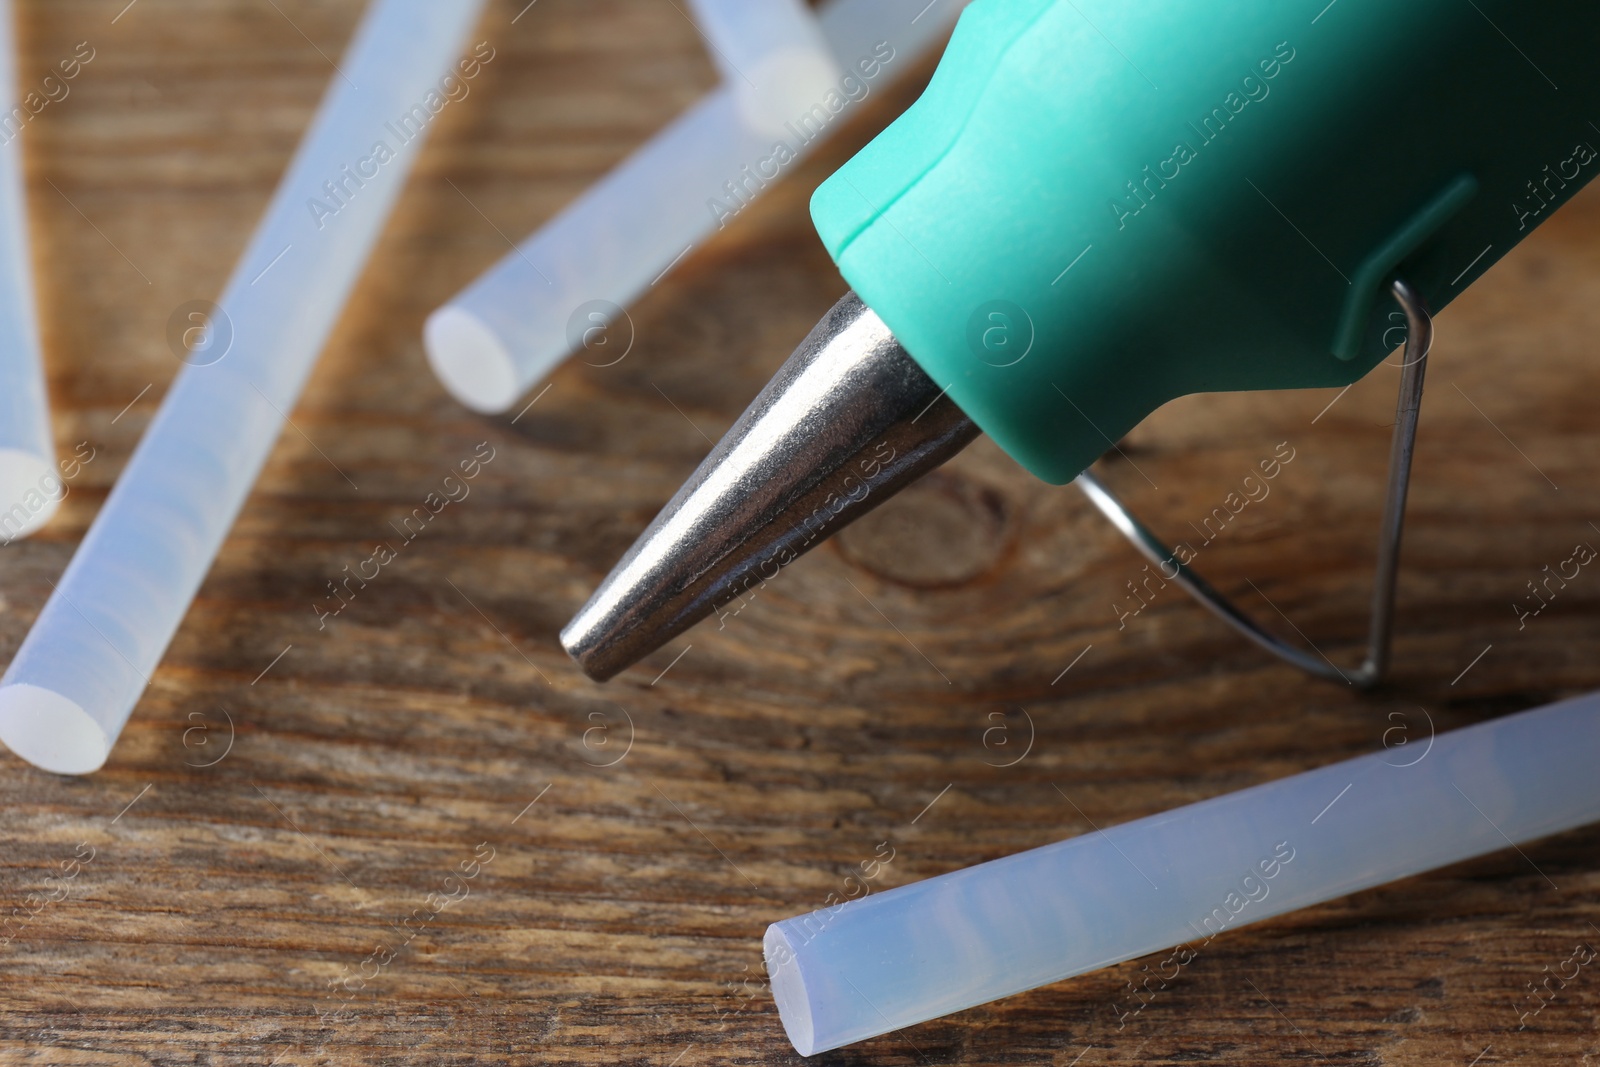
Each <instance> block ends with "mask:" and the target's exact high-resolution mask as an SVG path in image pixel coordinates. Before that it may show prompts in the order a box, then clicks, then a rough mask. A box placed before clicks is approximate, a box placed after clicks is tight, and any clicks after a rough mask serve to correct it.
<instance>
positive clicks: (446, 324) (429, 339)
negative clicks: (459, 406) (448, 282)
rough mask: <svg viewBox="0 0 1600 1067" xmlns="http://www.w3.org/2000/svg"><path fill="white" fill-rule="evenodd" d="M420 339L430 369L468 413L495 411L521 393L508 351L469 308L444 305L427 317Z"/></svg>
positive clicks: (507, 406)
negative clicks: (425, 349) (426, 353)
mask: <svg viewBox="0 0 1600 1067" xmlns="http://www.w3.org/2000/svg"><path fill="white" fill-rule="evenodd" d="M422 339H423V345H424V347H426V348H427V350H428V364H429V365H430V366H431V367H432V368H433V373H434V374H436V375H437V376H438V378H439V381H440V382H442V383H444V387H445V388H446V389H448V390H449V391H450V395H451V396H453V397H455V398H456V399H457V400H459V401H461V403H463V404H465V405H466V406H467V407H469V408H471V409H472V410H473V411H476V412H479V413H480V414H484V415H495V414H498V413H500V412H502V411H505V410H506V409H507V408H509V407H511V405H512V404H514V403H516V401H517V398H518V397H519V396H520V395H521V394H522V389H521V387H520V386H519V385H518V383H517V372H516V364H515V363H514V362H513V361H512V359H511V353H510V352H509V351H508V350H507V349H506V346H505V344H504V342H502V341H501V340H500V338H499V337H498V336H497V335H496V334H495V332H494V331H493V330H491V329H490V328H489V326H488V324H487V323H485V322H484V321H483V320H482V319H480V318H479V317H478V316H476V315H474V314H473V313H472V312H470V311H467V310H466V309H464V308H460V307H457V306H456V305H454V304H446V305H445V306H444V307H442V308H439V309H438V310H437V311H435V312H434V313H433V314H431V315H429V316H428V321H427V324H426V325H425V326H424V327H423V329H422Z"/></svg>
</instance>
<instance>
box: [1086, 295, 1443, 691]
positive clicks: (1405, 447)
mask: <svg viewBox="0 0 1600 1067" xmlns="http://www.w3.org/2000/svg"><path fill="white" fill-rule="evenodd" d="M1390 292H1391V293H1392V294H1393V296H1394V298H1395V301H1396V302H1397V303H1398V304H1399V305H1400V310H1401V311H1402V312H1404V313H1405V317H1406V344H1405V355H1404V357H1403V360H1402V362H1401V365H1400V366H1401V371H1400V399H1399V402H1398V404H1397V405H1396V407H1395V417H1394V438H1393V441H1392V443H1391V445H1390V449H1389V488H1388V491H1387V493H1386V496H1385V499H1384V506H1383V524H1382V526H1381V527H1380V529H1379V533H1378V566H1377V573H1376V574H1375V575H1374V578H1373V584H1372V616H1371V621H1370V622H1369V623H1368V628H1367V656H1366V659H1365V660H1363V661H1362V663H1361V666H1359V667H1355V668H1352V669H1341V668H1340V667H1339V666H1337V665H1336V664H1335V663H1334V662H1333V661H1332V660H1330V659H1328V658H1327V657H1326V656H1323V655H1322V654H1321V653H1320V652H1318V653H1317V654H1316V655H1312V654H1311V653H1308V652H1305V651H1303V650H1302V649H1299V648H1296V647H1295V646H1293V645H1291V644H1288V643H1287V642H1285V641H1283V640H1282V639H1281V638H1278V637H1276V636H1274V635H1273V634H1271V633H1269V632H1268V631H1267V630H1265V629H1263V628H1262V627H1261V625H1260V624H1259V623H1257V622H1256V621H1255V620H1254V619H1253V618H1251V617H1250V616H1249V615H1248V614H1246V613H1245V611H1244V610H1243V609H1242V608H1240V607H1239V606H1238V605H1237V604H1235V603H1234V602H1233V601H1232V600H1230V599H1229V598H1227V597H1225V596H1223V595H1222V594H1221V593H1219V592H1217V591H1216V590H1215V589H1214V588H1212V587H1211V585H1210V583H1208V582H1207V581H1206V580H1205V579H1204V578H1202V577H1200V575H1198V574H1196V573H1195V572H1194V571H1193V570H1192V569H1190V568H1189V567H1188V566H1187V565H1186V564H1184V563H1183V562H1182V561H1180V560H1179V559H1178V557H1177V555H1176V554H1175V552H1174V551H1173V549H1171V548H1168V547H1167V545H1166V544H1165V543H1164V542H1162V541H1161V539H1160V538H1158V537H1157V536H1156V535H1155V534H1154V533H1153V532H1152V531H1151V530H1150V528H1149V527H1148V526H1146V525H1145V524H1144V523H1142V522H1140V521H1139V519H1138V518H1137V517H1136V516H1135V515H1134V514H1133V513H1132V512H1130V511H1129V510H1128V508H1127V507H1126V506H1125V505H1124V504H1123V503H1122V501H1121V500H1119V499H1118V498H1117V495H1116V494H1115V493H1113V492H1112V491H1111V490H1110V489H1108V488H1106V486H1105V484H1104V483H1103V482H1101V481H1100V479H1098V478H1096V477H1095V476H1094V475H1093V474H1091V473H1090V472H1089V471H1084V472H1083V473H1082V474H1080V475H1078V477H1077V480H1076V483H1075V484H1076V485H1077V486H1078V488H1079V489H1082V490H1083V492H1084V494H1085V495H1086V496H1087V497H1088V498H1089V500H1090V501H1091V502H1092V503H1093V504H1094V506H1095V507H1097V508H1099V509H1100V511H1101V513H1102V514H1104V515H1105V517H1106V518H1108V519H1110V520H1111V522H1112V525H1114V526H1116V528H1117V529H1118V530H1121V531H1122V535H1123V536H1124V537H1126V538H1127V539H1128V540H1129V541H1131V542H1132V543H1133V546H1134V547H1135V548H1137V549H1138V550H1139V552H1140V554H1141V555H1143V556H1144V557H1145V558H1146V559H1148V560H1149V561H1150V562H1151V563H1154V564H1155V565H1156V566H1157V567H1158V568H1160V569H1161V576H1162V578H1164V579H1166V580H1167V581H1171V582H1175V583H1177V585H1178V586H1179V587H1181V588H1182V589H1183V590H1184V591H1185V592H1187V593H1188V594H1189V595H1190V596H1192V597H1194V598H1195V599H1196V600H1198V601H1199V602H1200V603H1201V605H1203V606H1204V607H1205V608H1206V609H1207V610H1209V611H1210V612H1211V613H1212V614H1214V615H1216V616H1217V617H1218V618H1219V619H1221V620H1222V621H1223V622H1225V623H1227V624H1228V625H1229V626H1232V627H1233V628H1234V629H1235V630H1238V631H1239V632H1240V633H1241V634H1243V635H1244V636H1245V637H1247V638H1249V639H1250V640H1251V641H1254V642H1255V643H1256V644H1258V645H1260V646H1261V647H1262V648H1264V649H1266V650H1267V651H1268V652H1271V653H1272V654H1273V655H1274V656H1277V657H1278V658H1279V659H1281V660H1284V661H1285V662H1287V663H1291V664H1293V665H1294V666H1296V667H1299V668H1300V669H1301V670H1303V671H1305V672H1306V673H1307V674H1313V675H1316V676H1317V677H1318V678H1326V679H1328V680H1329V681H1339V682H1345V683H1347V684H1349V685H1353V686H1356V687H1358V688H1361V689H1368V688H1371V687H1372V686H1374V685H1376V684H1378V682H1379V681H1380V680H1381V679H1382V678H1383V675H1384V672H1385V671H1386V670H1387V669H1388V667H1389V645H1390V640H1391V637H1392V626H1393V622H1394V590H1395V577H1396V574H1397V572H1398V569H1399V565H1400V536H1401V534H1402V532H1403V531H1404V529H1405V511H1406V490H1407V488H1408V487H1409V486H1410V483H1411V455H1412V452H1413V450H1414V447H1415V445H1416V439H1417V414H1418V412H1419V410H1420V409H1421V407H1422V378H1423V375H1424V374H1425V373H1426V372H1427V369H1428V352H1429V351H1430V350H1431V349H1432V347H1433V317H1432V316H1431V315H1430V314H1429V312H1428V308H1427V305H1426V304H1425V303H1424V302H1423V300H1422V298H1421V297H1420V296H1419V295H1418V294H1417V293H1416V291H1415V290H1413V289H1412V288H1411V287H1410V286H1409V285H1407V284H1406V283H1405V281H1404V280H1402V279H1399V278H1396V279H1395V280H1394V281H1393V282H1392V283H1391V285H1390ZM1169 570H1170V571H1174V572H1175V573H1170V574H1169V573H1168V571H1169Z"/></svg>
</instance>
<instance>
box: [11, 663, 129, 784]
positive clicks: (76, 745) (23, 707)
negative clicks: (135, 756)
mask: <svg viewBox="0 0 1600 1067" xmlns="http://www.w3.org/2000/svg"><path fill="white" fill-rule="evenodd" d="M0 741H3V742H5V745H6V747H7V748H9V749H10V750H11V751H12V752H14V753H16V754H17V755H18V756H21V757H22V758H23V759H25V760H27V761H28V762H29V763H31V764H33V765H34V766H35V767H40V768H42V769H44V770H47V771H51V772H54V773H55V774H89V773H91V772H93V771H97V770H99V769H100V768H101V767H102V766H103V765H104V764H105V762H106V756H108V755H110V753H111V741H110V739H109V738H108V737H106V732H105V730H104V729H103V728H102V727H101V726H100V724H99V723H97V722H95V721H94V719H93V718H91V717H90V715H89V713H88V712H86V711H84V710H83V708H81V707H79V706H78V705H77V704H76V703H74V702H73V701H71V700H68V699H67V698H66V697H64V696H62V695H61V694H60V693H56V692H52V691H51V690H49V689H41V688H39V687H38V686H36V685H8V686H5V687H3V688H0Z"/></svg>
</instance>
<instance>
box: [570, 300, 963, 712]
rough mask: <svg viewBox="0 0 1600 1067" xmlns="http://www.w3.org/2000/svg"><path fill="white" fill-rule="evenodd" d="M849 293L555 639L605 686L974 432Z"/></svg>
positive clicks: (759, 584)
mask: <svg viewBox="0 0 1600 1067" xmlns="http://www.w3.org/2000/svg"><path fill="white" fill-rule="evenodd" d="M978 432H979V431H978V428H977V427H976V426H975V425H973V423H972V422H971V420H969V419H968V418H967V417H966V415H965V414H963V413H962V411H961V409H960V408H958V407H957V406H956V405H955V403H954V402H952V401H951V400H950V399H949V398H948V397H946V396H945V395H944V390H942V389H941V388H940V387H939V386H938V385H936V384H934V382H933V380H932V379H930V378H929V377H928V376H927V374H926V373H924V372H923V370H922V368H921V367H919V366H918V365H917V364H916V362H915V361H914V360H913V359H912V358H911V357H910V356H909V355H907V354H906V351H905V349H903V348H901V347H900V344H899V342H897V341H896V340H895V339H894V335H893V334H891V333H890V332H889V328H888V327H887V326H885V325H884V324H883V322H882V320H880V319H879V318H878V316H877V315H875V314H873V312H872V309H871V308H869V307H867V306H866V305H865V304H863V303H862V302H861V300H860V298H859V297H857V296H856V295H855V293H847V294H845V296H844V298H843V299H841V300H840V301H839V302H838V303H837V304H835V305H834V306H833V308H832V310H830V311H829V312H828V313H827V314H826V315H825V316H823V318H822V321H821V322H819V323H817V326H816V328H815V329H813V330H812V331H811V333H810V334H809V335H808V336H807V337H806V339H805V340H804V341H802V342H801V344H800V347H799V348H798V349H796V350H795V353H794V355H792V356H790V357H789V360H788V362H786V363H785V364H784V365H783V368H782V369H781V370H779V371H778V374H777V376H776V377H774V378H773V379H772V381H771V382H769V383H767V387H766V388H765V389H763V390H762V391H761V394H760V395H759V396H757V397H756V399H755V402H754V403H752V404H751V405H750V407H749V408H748V409H747V410H746V411H745V413H744V414H743V415H742V416H740V418H739V421H738V422H736V423H735V424H734V426H733V428H732V429H731V430H729V431H728V433H727V435H726V436H724V437H723V439H722V440H721V441H720V442H719V443H718V444H717V446H716V448H714V449H712V450H711V454H710V455H709V456H707V457H706V458H705V461H704V462H702V463H701V464H700V467H699V469H698V470H696V471H695V472H694V475H693V476H692V477H691V478H690V479H689V480H688V482H686V483H685V484H684V486H683V488H682V489H679V490H678V493H677V495H676V496H674V497H673V498H672V500H671V501H669V502H668V503H667V506H666V507H664V508H662V509H661V514H659V515H657V516H656V517H655V520H654V521H652V522H651V523H650V526H649V528H647V529H646V530H645V532H644V533H643V534H642V535H641V536H640V537H639V540H637V541H635V542H634V544H633V547H632V548H630V549H629V550H628V553H627V555H625V556H623V557H622V560H621V562H619V563H618V564H617V565H616V567H614V568H613V569H612V571H611V573H610V574H609V575H608V576H607V577H606V580H605V581H604V582H602V583H601V584H600V588H599V589H597V590H595V592H594V595H593V596H591V597H590V598H589V602H588V603H587V604H585V605H584V606H583V609H582V610H581V611H579V612H578V614H577V615H575V616H574V617H573V619H572V621H571V622H569V623H567V625H566V628H565V629H563V630H562V631H561V644H562V647H564V648H565V649H566V650H567V653H568V654H569V655H570V656H572V658H573V659H575V660H577V661H578V665H579V666H580V667H582V668H583V670H584V672H585V673H586V674H588V675H589V676H590V677H591V678H594V679H595V680H597V681H605V680H606V679H607V678H610V677H611V676H613V675H615V674H616V673H618V672H619V671H621V670H623V669H625V668H627V667H629V666H631V665H633V664H634V663H637V662H638V661H639V660H641V659H643V658H644V657H645V656H647V655H649V654H650V653H651V652H654V651H655V650H656V649H658V648H660V647H661V646H662V645H664V644H666V643H667V642H668V641H670V640H672V638H674V637H676V636H677V635H678V634H680V633H682V632H683V631H684V630H687V629H688V628H689V627H690V626H692V625H694V624H695V623H696V622H698V621H699V620H700V619H702V618H704V617H705V616H707V615H710V614H711V613H712V612H714V611H718V612H719V611H721V610H722V609H723V608H725V607H727V606H728V605H730V604H732V603H733V602H734V601H736V600H740V599H741V598H742V597H743V596H744V594H745V593H747V592H749V591H751V590H754V589H758V588H760V587H762V586H764V585H766V583H767V582H769V581H771V580H772V579H773V578H775V577H777V575H778V572H779V571H780V570H782V569H783V568H784V567H785V566H787V565H788V564H789V563H791V562H793V561H794V560H795V559H797V558H799V556H800V555H801V554H802V553H804V552H806V551H807V550H808V549H811V548H813V547H815V546H816V545H818V544H820V543H822V541H824V540H826V539H827V538H828V537H830V536H831V535H832V534H834V533H835V532H837V531H838V530H840V529H842V528H843V527H844V526H846V525H848V524H849V523H851V522H853V521H854V520H856V519H858V518H860V517H861V516H862V515H865V514H866V513H867V512H869V511H871V510H872V509H873V508H875V507H877V506H878V505H879V504H881V503H883V502H884V501H885V500H887V499H889V497H891V496H893V495H894V494H895V493H897V492H899V491H900V490H901V489H903V488H905V487H906V486H907V485H909V484H910V483H911V482H913V481H915V480H917V479H918V478H920V477H922V475H924V474H926V473H927V472H928V471H930V470H932V469H933V468H935V467H937V466H939V465H940V464H942V463H944V462H945V461H946V460H947V459H949V458H950V457H951V456H953V455H955V454H956V453H957V452H959V451H961V450H962V449H963V448H965V447H966V446H967V445H969V444H970V443H972V441H973V440H974V439H975V438H976V437H977V436H978Z"/></svg>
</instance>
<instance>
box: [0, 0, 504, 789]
mask: <svg viewBox="0 0 1600 1067" xmlns="http://www.w3.org/2000/svg"><path fill="white" fill-rule="evenodd" d="M482 6H483V5H482V0H450V2H448V3H441V2H439V0H374V2H373V3H372V5H371V6H370V7H369V8H368V10H367V13H366V15H365V17H364V18H363V20H362V22H361V24H360V26H359V27H358V28H357V30H356V33H355V37H354V39H353V41H352V43H351V44H350V47H349V49H348V51H347V53H346V54H345V56H344V58H343V59H342V61H341V62H340V63H339V65H338V69H337V71H336V72H335V73H334V74H333V76H332V79H331V80H330V82H329V86H330V87H329V90H328V92H327V95H326V96H325V97H324V98H323V101H322V104H321V106H320V108H319V109H318V111H317V113H316V116H315V117H314V118H313V119H312V122H311V126H310V128H309V129H308V130H307V132H306V134H305V137H304V138H303V139H302V141H301V143H300V147H299V149H298V150H297V151H296V153H295V156H294V159H293V160H292V161H291V162H290V164H289V169H288V171H287V172H286V173H285V175H284V177H283V179H282V181H281V182H280V184H279V186H278V190H277V192H276V194H275V195H274V196H273V199H272V201H271V203H270V204H269V206H268V208H267V213H266V216H265V217H264V218H263V219H262V221H261V223H260V225H259V226H258V227H257V229H256V232H255V235H254V236H253V237H252V238H251V240H250V244H249V246H248V248H246V250H245V253H244V256H243V258H242V259H241V260H240V261H239V264H238V266H237V267H235V269H234V273H233V277H232V278H231V279H230V280H229V282H228V285H227V288H226V289H225V290H224V292H223V295H222V298H221V301H220V305H219V306H217V307H215V308H212V309H210V311H208V312H204V313H201V314H202V318H203V319H204V320H205V321H204V323H203V329H202V330H201V331H200V333H198V334H196V335H195V336H196V338H199V339H201V340H202V344H201V346H200V347H199V348H196V349H193V350H191V351H189V352H188V353H187V356H188V358H187V360H186V362H187V363H188V365H187V366H185V367H184V368H183V370H182V371H181V372H180V373H179V375H178V377H177V379H176V380H175V381H174V382H173V385H172V388H171V389H170V390H169V391H168V392H167V396H166V399H165V400H164V401H163V402H162V405H161V409H160V411H159V412H157V414H156V417H155V420H154V421H153V422H152V423H151V424H150V428H149V429H148V430H147V431H146V433H145V435H144V439H143V440H141V441H140V442H139V446H138V448H137V449H136V450H135V451H134V454H133V457H132V459H130V460H129V462H128V466H127V468H126V469H125V470H124V471H123V473H122V476H121V478H119V479H118V481H117V484H116V486H115V488H113V490H112V492H111V495H110V497H109V498H108V499H107V500H106V503H105V506H104V507H102V508H101V509H100V514H99V515H98V516H97V517H96V518H95V521H94V525H93V526H91V527H90V529H89V533H88V535H87V536H86V537H85V538H84V540H83V543H82V544H81V545H79V547H78V551H77V553H76V554H75V555H74V556H73V558H72V562H71V564H70V565H69V566H68V567H67V571H66V573H65V574H64V575H63V576H62V578H61V580H60V582H59V583H58V584H57V586H56V588H55V591H54V593H53V594H52V595H51V597H50V599H49V601H48V603H46V604H45V607H44V611H43V612H42V613H40V615H39V618H38V619H37V621H35V622H34V625H33V629H32V630H31V631H29V633H28V636H27V638H26V639H25V640H24V641H23V643H22V647H21V649H20V650H19V651H18V652H17V655H16V658H15V659H13V660H12V662H11V666H10V668H9V669H8V670H7V671H6V674H5V677H4V678H3V679H0V740H3V741H4V742H5V743H6V745H8V746H9V747H10V748H11V750H12V751H14V752H15V753H16V754H17V755H19V756H21V757H22V758H23V759H26V760H28V761H29V762H31V763H35V764H37V765H38V766H40V767H43V768H45V769H46V770H51V771H57V772H60V773H66V774H82V773H87V772H89V771H93V770H95V769H96V768H98V767H99V766H100V765H101V764H102V763H104V762H105V759H106V755H107V754H108V753H109V752H110V749H111V745H112V743H113V742H114V741H115V740H116V737H117V735H118V734H119V733H120V732H121V731H122V727H123V724H124V723H125V722H127V719H128V715H129V713H130V712H131V711H132V710H133V706H134V704H135V703H136V702H137V701H138V699H139V694H140V692H141V691H142V690H143V689H144V686H145V685H146V683H147V682H148V681H149V678H150V675H151V673H152V672H153V671H154V670H155V668H156V665H157V663H158V662H159V661H160V659H161V656H162V654H163V653H164V652H165V651H166V648H167V644H168V642H170V641H171V640H172V635H173V633H174V632H175V631H176V630H177V628H178V624H179V622H180V621H182V619H183V616H184V613H185V611H187V610H188V607H189V603H190V601H191V600H192V599H193V598H194V595H195V591H196V590H197V589H198V588H199V586H200V582H201V579H203V578H204V577H205V574H206V571H207V570H208V569H209V568H210V566H211V561H212V560H213V559H214V558H215V557H216V554H217V550H218V549H219V548H220V547H221V544H222V539H223V537H224V536H225V535H226V534H227V532H228V528H229V526H231V525H232V524H233V520H234V517H235V516H236V515H237V514H238V512H239V508H240V507H241V505H243V503H244V500H245V496H246V494H248V493H249V491H250V487H251V485H252V484H253V483H254V482H255V479H256V475H257V474H258V473H259V472H260V470H261V466H262V464H263V463H264V462H265V461H266V458H267V455H268V453H269V452H270V451H271V449H272V445H273V443H274V441H276V440H277V437H278V433H279V431H280V430H281V429H282V427H283V422H284V419H285V418H286V416H287V412H288V411H289V410H290V409H291V408H293V407H294V404H295V400H296V398H298V397H299V395H300V390H301V387H302V386H303V385H304V384H305V380H306V377H307V375H308V374H309V373H310V371H311V367H312V364H313V362H314V361H315V359H316V356H317V354H318V351H319V350H320V349H321V348H322V346H323V344H324V342H325V341H326V340H327V337H328V334H329V332H330V331H331V330H332V328H333V325H334V323H335V321H336V320H337V318H338V316H339V312H340V310H341V309H342V308H343V306H344V303H345V299H346V297H347V296H348V295H349V293H350V290H351V287H352V286H353V285H354V284H355V281H356V278H357V276H358V275H359V274H360V272H361V268H362V266H363V264H364V263H365V262H366V259H367V255H368V253H369V252H370V251H371V250H372V246H373V243H374V242H375V241H376V240H377V237H378V234H379V231H380V230H381V229H382V227H383V224H384V221H385V220H386V219H387V218H388V215H389V210H390V208H391V207H392V206H393V205H394V202H395V198H396V197H397V196H398V195H399V193H400V188H401V185H402V184H403V182H404V181H405V176H406V172H407V170H408V169H409V168H410V166H411V164H412V162H413V161H414V160H415V159H416V156H417V154H418V152H419V150H420V144H421V141H422V138H423V136H424V134H425V133H426V132H427V129H428V126H429V124H430V123H431V122H432V120H433V118H434V117H435V116H436V115H437V114H438V113H439V111H442V110H443V109H444V107H445V106H446V105H447V103H448V100H449V96H450V89H451V88H452V87H453V85H454V84H455V83H454V82H450V81H448V79H449V78H451V77H453V74H452V72H451V67H450V64H451V63H452V61H454V60H455V58H456V57H457V55H458V53H459V52H460V51H461V48H462V46H463V44H464V42H465V41H466V37H467V33H468V32H469V31H470V30H471V29H472V27H473V25H474V23H475V22H476V20H477V18H478V15H479V13H480V11H481V9H482Z"/></svg>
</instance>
